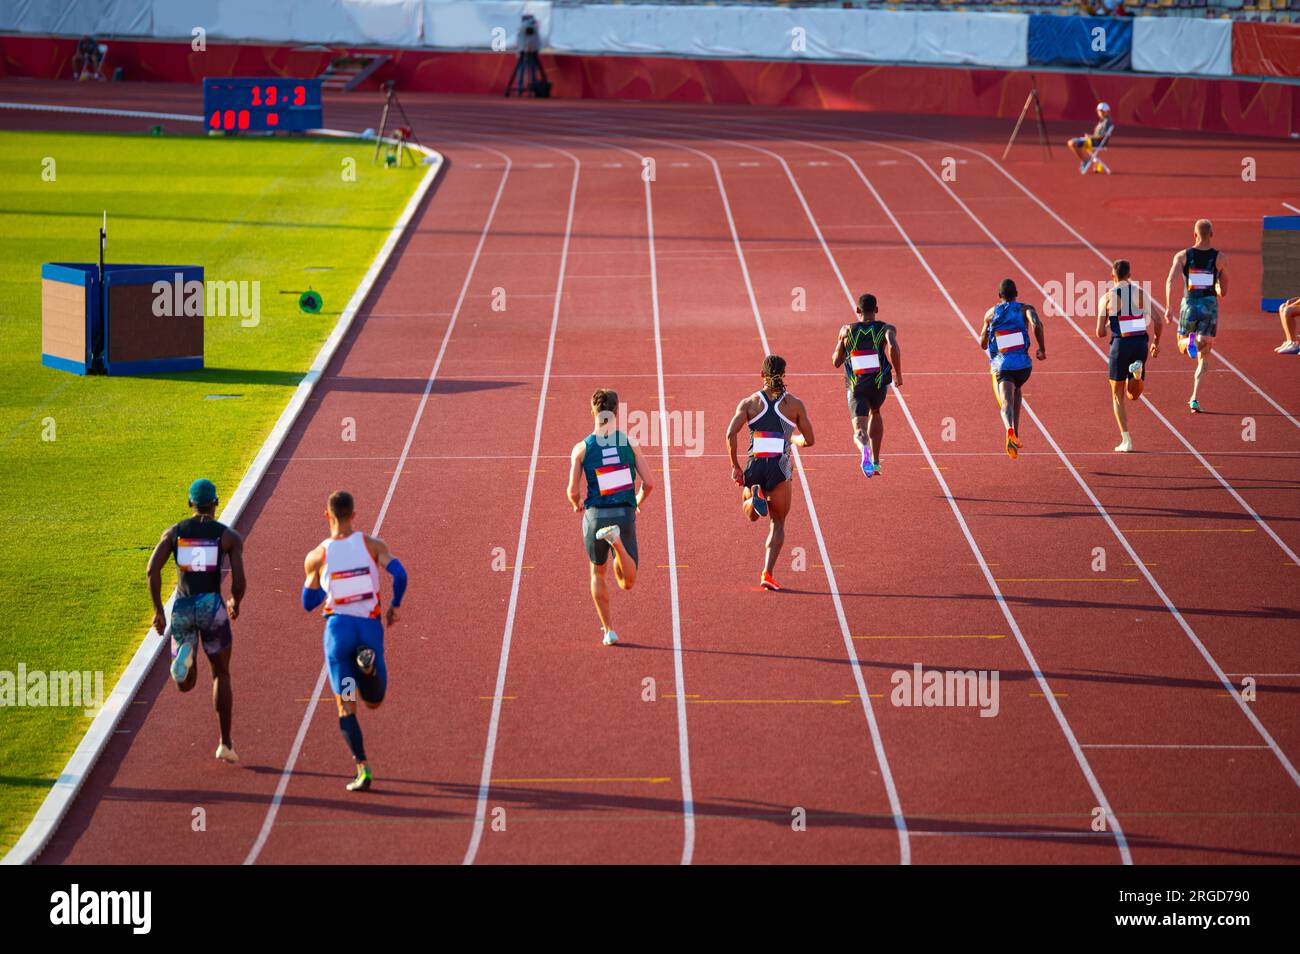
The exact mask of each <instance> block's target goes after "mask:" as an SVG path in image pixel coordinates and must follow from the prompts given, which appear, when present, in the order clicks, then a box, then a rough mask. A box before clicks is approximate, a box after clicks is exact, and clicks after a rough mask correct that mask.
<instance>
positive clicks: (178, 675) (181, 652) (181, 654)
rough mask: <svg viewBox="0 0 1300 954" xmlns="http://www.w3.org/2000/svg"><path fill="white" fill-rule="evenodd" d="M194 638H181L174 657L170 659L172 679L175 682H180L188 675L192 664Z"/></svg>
mask: <svg viewBox="0 0 1300 954" xmlns="http://www.w3.org/2000/svg"><path fill="white" fill-rule="evenodd" d="M195 642H196V640H193V639H186V640H183V641H182V642H181V644H180V646H179V648H177V650H176V658H175V659H173V660H172V679H173V680H175V681H176V682H177V683H182V682H184V681H185V680H186V679H188V678H189V677H190V669H191V668H192V667H193V666H194V644H195Z"/></svg>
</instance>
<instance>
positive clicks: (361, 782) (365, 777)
mask: <svg viewBox="0 0 1300 954" xmlns="http://www.w3.org/2000/svg"><path fill="white" fill-rule="evenodd" d="M371 781H373V777H372V776H371V774H370V766H369V765H358V766H357V777H356V778H354V779H353V780H352V781H350V782H348V791H349V792H368V791H370V783H371Z"/></svg>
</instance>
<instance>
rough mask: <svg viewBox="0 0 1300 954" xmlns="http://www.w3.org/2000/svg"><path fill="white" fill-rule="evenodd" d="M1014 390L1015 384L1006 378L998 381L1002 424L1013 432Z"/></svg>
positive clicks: (1014, 418)
mask: <svg viewBox="0 0 1300 954" xmlns="http://www.w3.org/2000/svg"><path fill="white" fill-rule="evenodd" d="M1016 390H1017V389H1016V385H1015V382H1013V381H1011V380H1009V379H1006V378H1000V379H999V380H998V402H999V403H1000V404H1001V405H1002V408H1001V414H1002V423H1003V424H1004V425H1006V427H1007V428H1008V429H1010V430H1013V431H1014V430H1015V429H1016V417H1015V415H1016V407H1015V403H1016Z"/></svg>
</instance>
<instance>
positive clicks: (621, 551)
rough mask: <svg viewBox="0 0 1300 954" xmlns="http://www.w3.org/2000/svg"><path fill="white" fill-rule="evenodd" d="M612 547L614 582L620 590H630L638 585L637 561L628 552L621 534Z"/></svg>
mask: <svg viewBox="0 0 1300 954" xmlns="http://www.w3.org/2000/svg"><path fill="white" fill-rule="evenodd" d="M610 545H611V546H612V547H613V548H614V582H616V583H617V584H618V588H619V589H620V590H630V589H632V586H633V585H634V584H635V583H636V560H633V559H632V555H631V554H630V553H628V552H627V546H626V545H625V544H624V543H623V537H622V535H621V534H620V535H619V538H618V539H617V540H615V541H614V542H613V543H612V544H610Z"/></svg>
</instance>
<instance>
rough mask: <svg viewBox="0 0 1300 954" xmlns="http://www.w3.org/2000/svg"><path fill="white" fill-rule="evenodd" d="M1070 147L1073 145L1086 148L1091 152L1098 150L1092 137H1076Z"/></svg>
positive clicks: (1071, 141)
mask: <svg viewBox="0 0 1300 954" xmlns="http://www.w3.org/2000/svg"><path fill="white" fill-rule="evenodd" d="M1070 145H1072V146H1084V147H1086V148H1087V149H1088V150H1089V151H1091V150H1093V149H1094V148H1096V147H1095V146H1093V143H1092V137H1091V136H1076V137H1075V138H1074V139H1071V140H1070Z"/></svg>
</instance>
